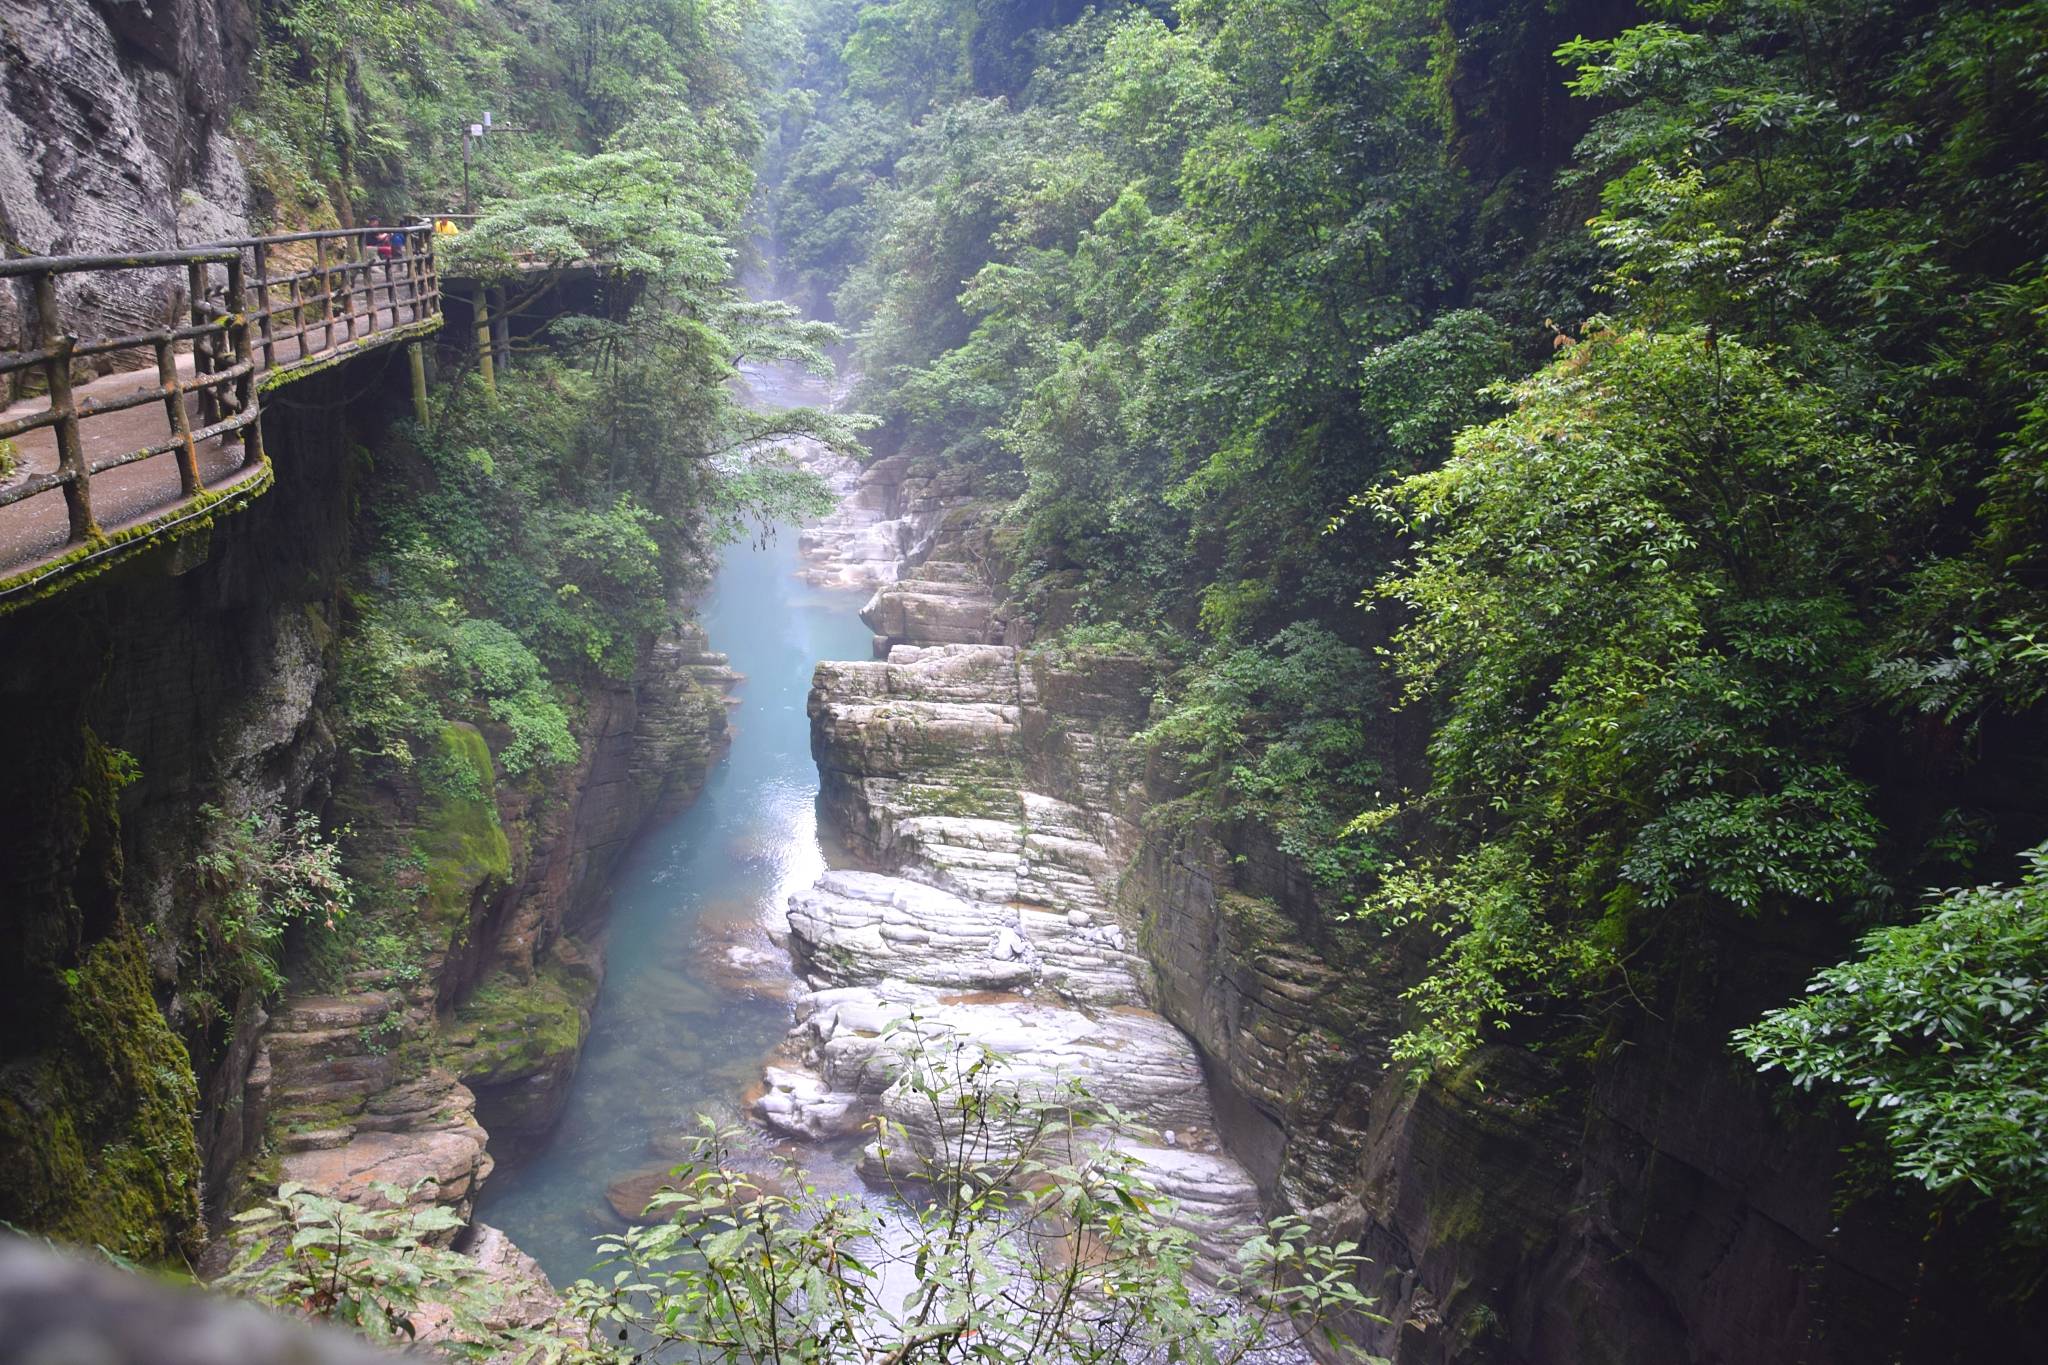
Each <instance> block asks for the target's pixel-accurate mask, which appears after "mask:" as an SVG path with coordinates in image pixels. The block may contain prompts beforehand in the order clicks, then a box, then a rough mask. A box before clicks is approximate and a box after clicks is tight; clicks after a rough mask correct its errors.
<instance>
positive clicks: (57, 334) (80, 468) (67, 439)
mask: <svg viewBox="0 0 2048 1365" xmlns="http://www.w3.org/2000/svg"><path fill="white" fill-rule="evenodd" d="M35 290H36V323H37V329H38V330H39V331H40V332H41V334H42V345H43V349H45V350H47V351H49V352H50V353H51V355H50V359H49V360H47V361H45V362H44V366H45V371H46V373H47V375H48V378H49V381H50V411H52V412H54V413H56V414H57V468H58V469H59V470H60V471H61V472H62V473H63V474H64V475H65V476H66V479H65V484H64V505H65V509H66V510H67V511H68V512H69V513H70V514H71V540H72V542H73V543H74V544H75V543H77V542H79V541H83V540H90V539H93V538H94V537H96V536H98V535H99V533H100V528H99V527H98V525H96V524H95V523H94V521H93V519H92V471H91V470H90V469H89V468H87V467H86V463H85V448H84V446H82V445H81V444H80V443H79V440H78V403H77V400H76V399H74V398H73V397H72V394H71V348H72V347H73V346H74V345H76V344H77V342H76V338H74V337H72V336H70V335H69V334H67V333H66V332H65V330H64V318H63V314H62V312H61V311H60V310H59V309H58V307H57V278H56V276H54V275H52V274H51V273H50V272H49V271H47V270H45V271H42V272H41V273H39V274H38V275H37V276H36V277H35Z"/></svg>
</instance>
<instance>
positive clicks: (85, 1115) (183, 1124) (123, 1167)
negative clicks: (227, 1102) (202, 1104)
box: [0, 924, 200, 1262]
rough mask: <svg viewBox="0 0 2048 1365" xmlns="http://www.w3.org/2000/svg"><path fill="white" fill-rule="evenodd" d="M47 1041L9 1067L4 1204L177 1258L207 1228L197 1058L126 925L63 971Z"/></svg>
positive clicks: (65, 1231) (150, 1254)
mask: <svg viewBox="0 0 2048 1365" xmlns="http://www.w3.org/2000/svg"><path fill="white" fill-rule="evenodd" d="M63 983H64V992H63V1004H62V1006H61V1008H60V1010H59V1013H58V1015H57V1017H56V1018H55V1019H54V1020H53V1021H52V1025H51V1030H50V1046H49V1047H48V1049H47V1050H45V1051H44V1052H43V1053H42V1054H40V1055H39V1056H38V1057H36V1058H35V1059H33V1060H32V1061H29V1062H26V1063H22V1064H17V1065H16V1066H14V1067H12V1068H10V1069H9V1071H8V1073H7V1075H6V1076H5V1077H4V1079H0V1150H6V1151H9V1152H11V1153H13V1154H14V1155H13V1157H12V1158H11V1159H10V1160H9V1161H8V1162H6V1163H5V1164H4V1165H0V1206H4V1207H6V1208H7V1209H9V1210H10V1211H17V1212H18V1213H19V1215H20V1216H21V1217H22V1218H23V1220H24V1221H25V1222H26V1223H27V1225H29V1226H32V1227H34V1228H36V1229H37V1230H38V1231H41V1232H45V1233H47V1234H49V1235H50V1236H53V1237H57V1238H61V1239H63V1240H65V1241H70V1242H78V1243H83V1244H85V1245H89V1246H91V1245H97V1246H103V1247H106V1248H107V1249H108V1250H110V1251H117V1252H120V1253H121V1254H122V1255H124V1256H131V1257H134V1258H135V1259H137V1260H141V1261H147V1262H164V1261H175V1260H177V1259H178V1258H179V1257H180V1256H181V1255H189V1254H191V1253H192V1252H193V1251H194V1250H195V1249H196V1247H197V1244H198V1239H199V1235H200V1234H199V1183H200V1181H199V1149H198V1144H197V1142H196V1141H195V1139H194V1137H193V1131H192V1116H193V1113H194V1112H195V1111H196V1110H197V1109H198V1107H199V1090H198V1086H197V1084H196V1083H195V1082H194V1080H193V1077H192V1060H191V1058H190V1056H189V1055H188V1054H187V1053H186V1051H185V1045H184V1044H183V1043H181V1042H180V1041H179V1040H178V1038H177V1036H176V1035H175V1034H173V1033H172V1032H171V1030H170V1027H169V1026H168V1025H167V1024H166V1023H165V1022H164V1018H163V1015H162V1013H161V1012H160V1011H159V1010H158V1008H157V1003H156V999H155V997H154V996H153V995H152V994H151V992H150V976H149V966H148V959H147V956H146V954H145V952H144V950H143V944H142V939H141V936H140V935H139V934H138V933H137V932H136V931H135V929H134V928H133V927H132V926H129V925H126V924H124V925H122V926H121V927H120V928H119V929H117V930H116V932H115V933H114V934H113V935H112V936H110V937H109V938H107V939H104V940H102V941H101V942H99V943H97V944H95V945H93V946H92V947H91V948H89V949H88V950H87V951H86V952H85V954H84V955H83V957H82V959H81V960H80V963H79V965H78V966H77V967H75V968H72V969H69V970H66V971H65V972H64V973H63Z"/></svg>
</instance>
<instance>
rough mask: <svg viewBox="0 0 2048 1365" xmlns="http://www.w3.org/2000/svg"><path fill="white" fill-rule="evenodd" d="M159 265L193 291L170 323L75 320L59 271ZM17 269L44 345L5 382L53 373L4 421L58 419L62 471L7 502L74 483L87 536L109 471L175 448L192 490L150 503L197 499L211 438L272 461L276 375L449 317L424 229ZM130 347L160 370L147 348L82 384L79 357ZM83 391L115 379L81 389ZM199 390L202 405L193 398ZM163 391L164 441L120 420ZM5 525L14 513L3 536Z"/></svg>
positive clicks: (74, 512)
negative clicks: (266, 418) (138, 376)
mask: <svg viewBox="0 0 2048 1365" xmlns="http://www.w3.org/2000/svg"><path fill="white" fill-rule="evenodd" d="M380 233H381V234H387V235H388V236H389V239H390V242H391V254H390V255H389V256H386V255H384V254H383V252H381V251H380V250H379V249H378V248H377V246H376V245H374V244H373V243H372V241H371V239H372V238H373V237H375V236H377V235H378V234H380ZM147 270H160V271H167V272H177V274H176V275H174V276H173V278H172V279H170V280H167V281H166V282H165V284H166V288H165V289H164V291H163V292H164V296H165V297H166V299H171V298H179V297H181V298H182V302H181V303H180V304H179V305H178V306H177V307H175V308H173V309H172V310H171V312H172V314H173V316H172V317H171V318H170V320H169V321H167V322H166V323H165V325H164V326H162V327H159V328H155V329H153V330H150V331H144V332H137V333H134V334H132V335H126V336H115V337H105V338H97V339H87V340H81V339H80V338H79V337H78V336H77V335H75V334H74V333H73V332H72V330H71V329H70V328H68V327H67V326H66V325H65V318H64V309H63V307H62V304H61V302H60V296H59V289H58V281H59V279H60V278H62V277H64V276H68V275H76V274H83V273H88V272H108V271H147ZM9 279H26V280H28V281H29V282H30V286H31V291H32V293H33V296H34V301H35V308H34V321H35V328H36V344H35V348H34V349H32V350H24V351H19V352H15V353H12V354H0V391H5V390H8V389H12V388H14V387H15V384H14V382H13V381H14V377H15V376H17V375H24V374H25V375H27V376H28V377H29V378H30V379H31V381H33V379H34V378H35V377H37V376H40V378H41V379H42V381H43V384H42V388H43V393H44V395H45V396H46V397H47V402H46V403H45V404H44V405H43V406H41V407H39V408H37V409H35V410H32V411H29V412H26V413H21V414H19V415H15V416H12V417H4V418H0V441H9V442H15V443H16V447H14V448H18V447H19V446H20V445H21V444H23V443H29V444H33V443H35V442H38V441H43V440H45V439H46V438H42V437H39V436H38V435H37V433H40V432H43V431H48V432H50V433H51V435H52V436H53V437H54V444H55V450H54V455H55V459H54V468H45V469H42V470H40V471H37V470H33V469H32V470H30V471H29V472H28V474H27V475H26V477H22V478H20V479H19V481H18V482H13V483H11V484H10V485H7V486H0V510H4V509H7V508H9V507H12V506H13V504H16V503H20V502H24V501H26V500H28V499H31V498H35V497H38V496H42V495H47V494H51V493H54V492H56V491H58V490H61V491H62V493H63V496H64V500H65V503H66V506H67V511H68V518H69V525H70V534H69V541H70V543H71V544H73V545H76V544H80V543H83V542H87V541H90V540H93V539H95V538H96V537H98V536H99V535H100V529H99V525H98V523H97V521H96V520H95V517H94V511H93V477H94V476H95V475H99V474H105V473H107V472H108V471H110V470H115V469H119V468H122V467H123V466H126V465H131V464H135V463H137V462H138V461H142V460H148V459H152V458H154V457H157V456H161V455H172V456H174V457H175V458H176V461H177V467H178V484H179V489H180V492H179V495H178V498H177V499H175V500H173V501H172V502H170V503H167V504H165V507H164V508H151V509H146V510H148V511H150V512H151V513H152V514H153V513H154V512H155V511H158V510H167V509H168V508H172V507H175V506H177V505H179V504H180V503H182V502H184V501H188V500H190V499H192V498H194V497H196V496H198V495H199V494H201V493H202V492H204V491H205V482H204V480H203V478H202V473H201V462H200V458H199V449H200V447H202V446H204V445H205V444H206V443H208V442H212V441H222V442H223V443H225V442H226V441H227V439H228V438H230V437H233V438H236V439H238V440H239V441H240V443H241V458H240V461H239V463H238V464H237V465H236V466H235V468H236V469H237V470H241V469H246V468H248V467H249V466H250V465H252V464H258V463H260V462H261V461H262V458H263V430H262V423H261V410H260V403H261V398H260V395H261V392H262V390H263V389H264V388H265V387H268V386H270V385H272V384H274V383H276V382H280V381H281V380H282V379H284V378H288V377H290V376H291V374H292V373H294V372H298V371H303V370H306V369H309V368H313V367H317V366H320V365H323V364H326V363H328V362H329V361H331V360H334V359H339V358H342V357H344V356H346V355H348V354H350V353H352V352H354V351H357V350H362V349H366V348H368V347H370V346H374V345H377V344H380V342H381V340H390V339H396V337H395V336H394V334H397V333H404V334H408V335H410V334H417V333H419V332H421V331H425V330H431V328H433V327H435V326H438V325H439V321H440V311H441V302H440V299H441V295H440V279H439V276H438V274H437V273H436V271H435V267H434V254H433V239H432V235H431V233H430V232H428V231H427V230H426V229H424V228H417V227H414V228H403V229H392V228H357V229H350V230H343V231H334V232H297V233H288V234H284V235H282V236H273V237H251V238H243V239H240V240H236V241H228V242H218V243H213V244H209V245H206V246H200V247H189V248H183V249H179V250H174V251H158V252H148V253H142V254H137V255H129V256H36V257H27V258H24V259H19V260H8V261H0V280H9ZM179 314H182V315H183V316H179ZM122 353H129V354H131V355H132V356H133V358H134V359H136V360H143V358H144V355H145V354H148V355H150V356H151V358H153V360H154V362H155V363H154V369H153V371H151V370H150V368H149V366H148V364H147V362H146V361H144V363H143V365H142V367H141V368H142V369H143V370H144V372H145V377H144V378H143V382H141V383H136V382H133V379H134V377H133V376H123V377H122V379H123V382H120V383H109V382H106V381H98V382H91V383H85V384H81V383H80V382H79V377H78V369H79V365H80V362H83V361H90V360H95V359H98V358H101V357H107V356H114V355H118V354H122ZM181 359H183V360H184V361H185V364H183V365H182V366H181V364H180V361H181ZM130 368H131V369H132V368H133V367H130ZM152 378H153V382H150V380H151V379H152ZM80 388H85V389H87V390H92V389H100V390H104V391H105V392H102V393H99V394H93V393H90V392H88V393H86V394H81V393H80V392H79V389H80ZM188 395H189V396H190V398H191V399H192V403H191V405H190V406H191V407H192V408H196V412H194V411H190V410H188V404H187V401H186V400H187V397H188ZM150 404H160V405H161V406H162V409H163V413H164V430H163V433H162V436H161V439H155V440H149V439H140V441H139V443H138V439H139V433H138V429H137V428H136V426H135V424H134V423H133V422H132V421H130V422H128V423H114V422H111V421H109V420H108V419H109V418H110V417H112V416H113V415H114V414H117V413H121V412H126V411H129V410H131V409H137V408H143V407H146V406H148V405H150ZM17 406H20V405H17ZM40 453H41V454H42V455H43V457H44V458H43V459H41V460H40V461H39V463H42V464H44V465H49V464H51V463H52V461H51V460H50V459H49V458H48V456H49V455H50V453H51V452H50V450H49V448H48V446H47V445H44V446H42V447H41V449H40ZM16 515H19V513H17V514H16ZM34 515H40V514H34ZM131 519H132V518H131ZM7 520H10V521H11V520H13V517H12V516H10V517H9V518H7ZM6 533H7V526H6V524H5V523H4V522H0V538H4V536H5V535H6Z"/></svg>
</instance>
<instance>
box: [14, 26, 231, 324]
mask: <svg viewBox="0 0 2048 1365" xmlns="http://www.w3.org/2000/svg"><path fill="white" fill-rule="evenodd" d="M256 39H257V29H256V15H255V12H254V11H253V10H252V9H251V8H250V7H249V6H247V5H243V4H240V3H236V0H159V3H157V4H154V5H143V4H136V3H128V2H126V0H0V69H4V70H5V71H6V73H7V78H6V79H5V80H4V81H0V237H4V238H5V240H6V241H7V242H8V243H9V245H12V246H18V247H19V248H20V249H22V250H24V251H26V252H29V253H31V254H38V255H55V254H66V253H88V254H89V253H95V252H121V253H128V252H136V251H149V250H161V249H164V248H168V247H174V246H179V245H190V244H193V243H199V242H210V241H220V240H222V239H223V238H228V237H238V236H242V235H244V233H245V232H246V219H247V216H248V202H247V200H248V190H247V185H246V178H245V176H244V175H243V171H242V167H241V164H240V161H239V160H238V158H237V156H236V153H235V148H234V144H233V141H232V139H231V138H230V137H229V134H228V119H229V115H230V114H231V113H232V112H233V110H234V109H235V107H236V106H237V104H238V103H239V102H240V100H241V98H242V96H243V94H244V92H245V89H244V88H245V84H246V80H247V71H248V68H249V60H250V56H251V54H252V52H253V51H254V47H255V43H256ZM167 281H168V276H167V275H166V273H165V272H162V271H155V272H147V271H145V272H132V273H127V274H110V275H101V276H92V277H85V276H78V277H73V278H70V279H68V280H66V281H64V282H63V283H62V284H61V285H60V286H59V287H60V291H61V292H62V293H63V294H64V296H65V298H64V303H65V309H66V313H65V315H66V317H68V318H70V319H72V320H73V321H74V322H77V323H81V324H85V325H81V326H80V328H79V330H80V331H81V332H83V333H85V334H87V335H95V336H121V335H124V334H127V333H132V332H138V331H143V330H147V329H148V328H150V327H153V326H157V325H160V324H161V323H162V321H163V319H164V315H165V311H166V309H168V308H169V307H170V306H171V303H172V299H171V298H170V296H169V295H168V294H167V293H165V292H164V290H165V289H166V288H167V287H168V284H167ZM31 309H32V303H31V302H30V300H28V299H27V298H26V296H25V295H22V294H20V293H18V292H17V291H16V290H13V289H8V290H5V291H0V350H24V349H28V348H27V347H26V346H25V345H24V344H23V341H24V337H25V332H24V329H25V328H28V327H32V325H33V313H32V311H31Z"/></svg>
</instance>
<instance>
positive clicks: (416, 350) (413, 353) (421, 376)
mask: <svg viewBox="0 0 2048 1365" xmlns="http://www.w3.org/2000/svg"><path fill="white" fill-rule="evenodd" d="M405 356H406V359H407V360H409V361H410V362H411V363H412V415H413V416H414V417H416V418H418V419H419V424H420V425H421V426H425V425H427V358H426V356H425V355H424V354H423V353H422V352H421V350H420V344H419V343H418V342H417V341H414V342H408V343H407V344H406V348H405Z"/></svg>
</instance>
